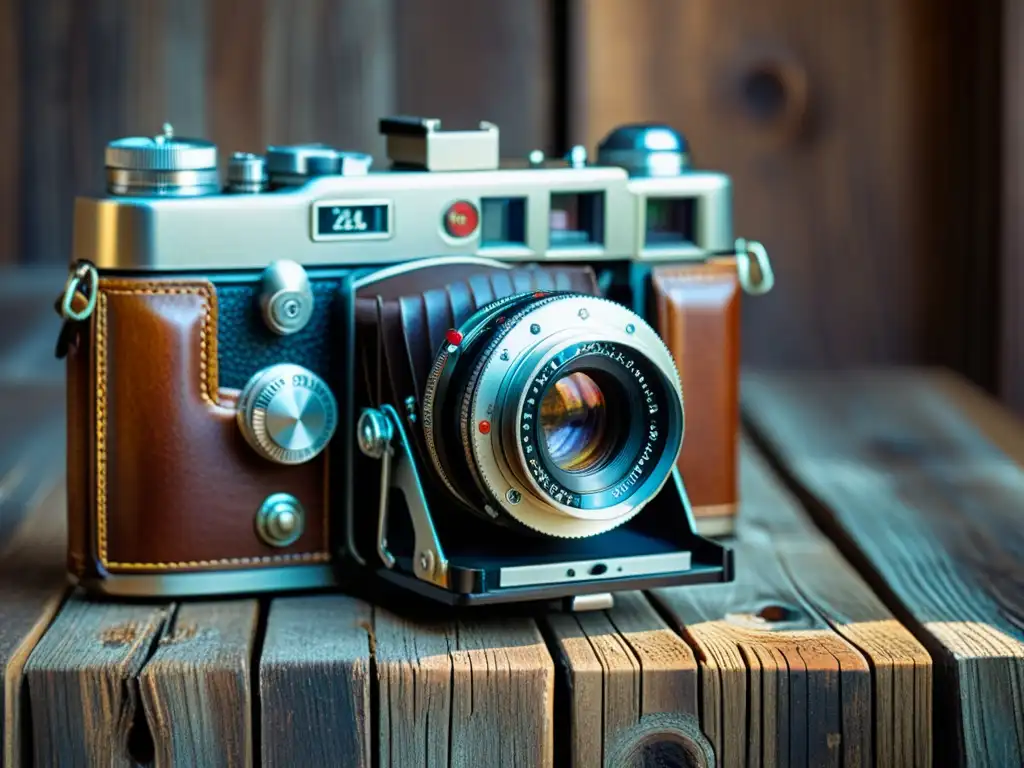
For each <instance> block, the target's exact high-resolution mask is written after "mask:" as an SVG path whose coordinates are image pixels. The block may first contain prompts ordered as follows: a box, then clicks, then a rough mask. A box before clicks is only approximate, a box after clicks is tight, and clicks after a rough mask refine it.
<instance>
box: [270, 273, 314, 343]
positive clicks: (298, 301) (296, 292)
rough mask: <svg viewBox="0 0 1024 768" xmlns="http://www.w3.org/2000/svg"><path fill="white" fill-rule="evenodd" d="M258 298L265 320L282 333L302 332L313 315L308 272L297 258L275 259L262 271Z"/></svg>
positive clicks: (311, 291)
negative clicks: (292, 259)
mask: <svg viewBox="0 0 1024 768" xmlns="http://www.w3.org/2000/svg"><path fill="white" fill-rule="evenodd" d="M259 300H260V311H261V312H262V313H263V322H264V323H266V324H267V327H268V328H269V329H270V330H272V331H273V332H274V333H277V334H280V335H281V336H287V335H289V334H292V333H297V332H298V331H301V330H302V329H303V328H305V327H306V324H307V323H308V322H309V318H311V317H312V316H313V288H312V287H311V286H310V284H309V275H307V274H306V270H305V269H303V268H302V265H301V264H297V263H296V262H294V261H287V260H282V261H275V262H273V263H271V264H270V266H268V267H267V268H266V269H265V270H263V278H262V279H261V281H260V299H259Z"/></svg>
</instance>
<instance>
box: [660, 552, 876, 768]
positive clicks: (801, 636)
mask: <svg viewBox="0 0 1024 768" xmlns="http://www.w3.org/2000/svg"><path fill="white" fill-rule="evenodd" d="M736 562H737V563H738V566H737V577H736V581H735V582H733V583H731V584H725V585H715V586H711V587H705V588H700V589H690V590H687V589H678V588H677V589H665V590H656V591H655V592H654V593H653V595H652V597H653V599H654V600H655V601H656V602H658V603H660V604H661V605H662V606H663V607H664V608H665V610H666V611H668V612H669V613H670V614H671V615H672V616H673V617H674V618H675V620H676V621H677V622H678V626H679V627H680V628H681V629H682V631H683V632H684V633H685V637H686V638H687V639H688V640H689V642H691V643H692V644H693V646H694V648H695V649H696V650H697V653H698V657H699V658H701V659H702V661H703V664H702V669H701V673H702V681H703V690H702V702H701V703H702V725H703V727H704V731H705V733H706V734H707V735H708V738H709V739H710V740H711V742H712V743H713V744H714V747H715V752H716V754H717V755H718V756H719V761H720V763H721V764H722V765H727V766H728V765H744V764H746V765H765V766H774V765H777V766H783V767H785V766H826V765H835V766H838V765H840V764H846V765H850V764H854V765H857V764H863V762H864V761H865V760H868V761H870V759H871V757H870V756H871V737H870V731H869V730H868V725H869V723H870V719H871V674H870V668H869V666H868V663H867V661H866V660H865V659H864V658H863V656H862V655H861V654H860V653H859V652H858V651H857V650H856V649H855V648H854V647H853V646H852V645H850V644H849V643H847V642H846V641H845V640H844V639H843V638H842V637H841V636H839V635H838V634H837V633H836V632H835V631H833V630H832V629H831V628H830V627H829V626H828V624H827V623H826V622H825V621H824V620H823V619H822V618H821V617H820V616H819V615H818V614H817V612H816V611H814V610H813V609H811V608H810V606H808V605H807V604H806V603H805V602H804V601H803V600H802V598H801V596H800V594H799V592H798V591H797V589H796V588H795V586H794V585H793V584H792V582H791V581H790V579H789V578H787V575H786V573H785V571H784V570H783V568H782V566H781V564H780V563H779V561H778V559H777V558H776V556H775V554H774V552H773V550H772V547H771V546H770V545H769V544H768V542H764V543H763V544H761V545H755V544H750V543H746V542H741V543H739V544H738V545H737V548H736Z"/></svg>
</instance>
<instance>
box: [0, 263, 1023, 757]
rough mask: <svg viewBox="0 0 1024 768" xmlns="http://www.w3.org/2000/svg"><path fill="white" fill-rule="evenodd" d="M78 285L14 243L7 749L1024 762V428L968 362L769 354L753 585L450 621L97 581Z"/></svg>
mask: <svg viewBox="0 0 1024 768" xmlns="http://www.w3.org/2000/svg"><path fill="white" fill-rule="evenodd" d="M59 284H60V276H59V275H56V276H55V275H53V273H44V274H42V275H39V276H37V277H34V276H32V275H25V274H21V275H18V276H16V277H15V276H12V275H11V274H9V273H2V272H0V307H3V318H4V320H3V322H0V601H2V602H0V666H2V669H3V671H4V676H3V681H4V687H3V697H2V699H0V712H2V715H3V717H2V723H3V729H2V733H0V735H2V750H0V751H2V754H3V756H4V764H5V765H26V766H27V765H33V764H34V765H36V766H49V765H57V766H61V767H62V768H64V767H66V766H79V765H82V766H85V765H89V766H92V765H97V766H99V765H103V766H109V765H113V766H121V765H133V764H135V763H144V764H145V763H152V764H154V765H156V766H171V765H175V766H177V765H181V766H221V765H230V766H245V765H258V764H263V765H274V766H330V765H337V766H373V765H379V766H382V767H384V766H399V767H401V768H405V767H406V766H423V765H427V766H449V765H450V766H534V765H538V766H552V765H553V766H558V767H559V768H560V767H561V766H602V765H608V766H615V767H616V768H618V767H619V766H630V765H672V766H683V765H712V764H714V765H724V766H740V765H749V766H781V767H782V768H786V767H788V766H833V765H834V766H840V765H842V766H858V765H864V766H868V765H876V766H925V765H930V764H935V765H937V766H946V765H957V764H962V765H971V766H998V767H1000V768H1005V767H1009V766H1019V765H1022V764H1024V566H1022V565H1021V559H1022V557H1024V525H1022V523H1024V470H1022V469H1021V462H1024V429H1022V428H1021V427H1020V426H1019V425H1018V424H1017V423H1016V422H1014V421H1013V420H1012V419H1010V418H1009V417H1008V416H1007V415H1006V414H1005V413H1003V412H1002V411H1001V410H1000V409H999V408H998V407H997V406H996V405H994V404H993V403H992V402H991V401H989V400H988V399H987V398H986V397H985V396H983V395H981V394H980V393H978V392H977V391H976V390H973V389H972V388H971V387H970V386H968V385H967V384H965V383H964V382H963V381H962V380H960V379H958V378H956V377H954V376H952V375H948V374H944V373H942V372H928V371H879V372H864V373H845V374H836V373H833V374H816V375H810V374H803V375H798V374H772V375H769V374H758V373H750V374H748V375H747V376H746V377H745V379H744V382H743V402H744V409H745V414H746V420H747V425H748V426H747V429H748V432H747V434H746V436H745V439H744V443H743V456H742V484H743V498H744V500H743V508H742V517H741V521H740V524H739V527H738V532H737V538H736V541H735V546H736V549H737V557H736V562H737V564H738V574H737V578H736V581H735V582H734V583H731V584H726V585H714V586H701V587H690V588H678V589H664V590H657V591H655V592H652V593H649V594H629V595H626V596H623V597H622V598H621V599H620V600H619V602H618V604H617V605H616V607H615V608H614V609H613V610H610V611H605V612H596V613H584V614H579V615H571V614H552V615H538V616H536V617H533V618H522V617H520V618H509V617H505V618H495V617H491V618H487V619H480V618H474V617H472V616H471V617H467V618H465V619H463V620H461V621H440V622H436V623H433V624H425V623H422V622H415V621H412V620H410V619H408V618H407V617H403V616H400V615H396V614H394V613H391V612H388V611H385V610H383V609H379V608H375V607H374V606H371V605H367V604H365V603H363V602H360V601H359V600H355V599H352V598H349V597H346V596H344V595H341V594H321V595H314V596H289V597H273V598H260V599H232V600H223V601H190V602H180V603H137V602H136V603H121V604H111V603H102V604H93V603H89V602H88V601H86V600H85V599H83V597H82V596H81V595H79V594H76V593H74V592H71V591H69V590H68V589H67V588H66V587H65V581H64V570H63V569H64V566H63V558H64V531H65V522H64V505H65V497H64V489H63V462H62V455H63V430H64V425H63V418H64V413H63V390H62V375H63V373H62V368H61V366H60V364H58V363H57V362H56V361H55V360H53V358H52V345H53V342H54V340H55V338H56V332H57V323H56V317H55V316H54V315H53V312H52V309H51V306H50V302H51V301H52V298H53V296H54V293H55V290H57V287H58V286H59ZM658 760H660V761H661V762H658Z"/></svg>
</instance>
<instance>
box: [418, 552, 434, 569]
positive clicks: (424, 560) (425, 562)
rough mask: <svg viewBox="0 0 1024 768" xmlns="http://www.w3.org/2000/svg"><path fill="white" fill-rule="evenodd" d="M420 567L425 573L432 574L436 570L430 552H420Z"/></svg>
mask: <svg viewBox="0 0 1024 768" xmlns="http://www.w3.org/2000/svg"><path fill="white" fill-rule="evenodd" d="M418 565H419V567H420V570H421V571H422V572H423V573H430V572H431V571H432V570H433V569H434V556H433V554H431V553H430V552H427V551H425V550H424V551H423V552H420V556H419V560H418Z"/></svg>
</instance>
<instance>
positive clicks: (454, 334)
mask: <svg viewBox="0 0 1024 768" xmlns="http://www.w3.org/2000/svg"><path fill="white" fill-rule="evenodd" d="M444 337H445V339H447V340H448V343H449V344H454V345H456V346H458V345H459V344H461V343H462V334H461V333H459V332H458V331H457V330H455V329H454V328H449V329H448V332H447V333H445V335H444Z"/></svg>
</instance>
